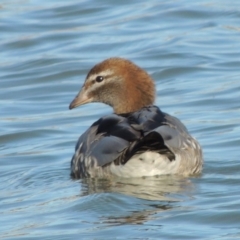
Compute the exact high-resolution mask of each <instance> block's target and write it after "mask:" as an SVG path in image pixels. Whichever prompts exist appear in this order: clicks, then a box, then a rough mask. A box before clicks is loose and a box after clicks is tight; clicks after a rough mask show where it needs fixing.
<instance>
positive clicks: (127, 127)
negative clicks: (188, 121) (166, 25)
mask: <svg viewBox="0 0 240 240" xmlns="http://www.w3.org/2000/svg"><path fill="white" fill-rule="evenodd" d="M155 98H156V90H155V84H154V81H153V79H152V78H151V76H150V75H149V74H148V73H147V72H146V71H145V70H144V69H143V68H141V67H139V66H137V65H136V64H134V63H133V62H132V61H130V60H128V59H124V58H119V57H113V58H108V59H106V60H104V61H102V62H100V63H98V64H96V65H95V66H94V67H93V68H92V69H91V70H90V71H89V73H88V74H87V77H86V79H85V82H84V84H83V86H82V88H81V89H80V91H79V93H78V94H77V96H76V97H75V98H74V99H73V101H72V102H71V103H70V105H69V109H73V108H76V107H78V106H81V105H83V104H87V103H93V102H100V103H104V104H107V105H109V106H110V107H112V108H113V113H111V114H109V115H107V116H103V117H101V118H100V119H98V120H97V121H95V122H94V123H93V124H92V125H91V126H90V127H89V128H88V129H87V130H86V131H85V132H84V133H83V134H82V135H81V136H80V138H79V139H78V142H77V144H76V147H75V153H74V155H73V157H72V160H71V176H72V177H73V178H76V179H79V178H96V177H100V178H105V177H123V178H142V177H152V176H160V175H172V174H176V175H182V176H191V175H195V174H200V173H201V171H202V167H203V154H202V149H201V146H200V144H199V143H198V141H197V140H196V139H195V138H194V137H192V136H191V135H190V133H189V132H188V130H187V128H186V127H185V125H184V124H183V123H182V122H181V121H180V120H179V119H178V118H176V117H174V116H171V115H170V114H167V113H165V112H162V111H161V110H160V108H159V107H157V106H156V105H154V101H155Z"/></svg>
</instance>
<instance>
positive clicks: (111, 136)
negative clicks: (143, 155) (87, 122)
mask: <svg viewBox="0 0 240 240" xmlns="http://www.w3.org/2000/svg"><path fill="white" fill-rule="evenodd" d="M139 137H140V133H139V132H138V131H136V130H135V129H133V128H132V127H131V126H130V125H129V123H128V120H127V119H126V118H124V117H122V116H119V115H116V114H112V115H109V116H106V117H103V118H100V119H99V120H98V121H97V122H95V123H94V124H93V125H92V126H91V127H90V128H89V129H88V130H87V131H86V132H85V133H84V134H83V135H82V136H81V137H80V138H79V140H78V143H77V145H76V149H75V151H76V153H78V154H76V153H75V155H76V156H80V155H81V154H84V157H85V158H87V157H91V158H93V159H96V160H97V164H98V166H104V165H107V164H109V163H111V162H113V161H114V160H115V159H118V158H119V156H120V155H121V154H122V152H123V151H124V149H126V148H128V146H129V144H130V142H133V141H136V140H137V139H138V138H139Z"/></svg>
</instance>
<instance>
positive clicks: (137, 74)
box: [69, 58, 155, 114]
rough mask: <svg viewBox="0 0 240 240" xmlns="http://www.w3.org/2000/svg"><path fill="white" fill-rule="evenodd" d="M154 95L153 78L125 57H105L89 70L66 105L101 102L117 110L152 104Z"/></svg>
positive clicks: (127, 110)
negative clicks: (81, 84)
mask: <svg viewBox="0 0 240 240" xmlns="http://www.w3.org/2000/svg"><path fill="white" fill-rule="evenodd" d="M154 99H155V86H154V82H153V80H152V78H151V77H150V76H149V75H148V73H147V72H146V71H144V70H143V69H142V68H140V67H138V66H136V65H135V64H134V63H132V62H131V61H129V60H126V59H122V58H109V59H106V60H105V61H103V62H101V63H99V64H97V65H95V66H94V67H93V68H92V69H91V70H90V72H89V73H88V75H87V77H86V80H85V82H84V85H83V86H82V89H81V90H80V92H79V93H78V95H77V96H76V97H75V99H74V100H73V101H72V102H71V104H70V106H69V108H70V109H72V108H75V107H78V106H80V105H83V104H86V103H90V102H102V103H105V104H108V105H110V106H111V107H113V109H114V112H115V113H117V114H121V113H128V112H134V111H137V110H139V109H141V108H142V107H144V106H148V105H152V104H153V102H154Z"/></svg>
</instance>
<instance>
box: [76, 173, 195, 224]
mask: <svg viewBox="0 0 240 240" xmlns="http://www.w3.org/2000/svg"><path fill="white" fill-rule="evenodd" d="M81 183H82V190H81V196H88V197H89V198H88V200H89V201H90V202H91V201H92V203H90V202H89V203H88V204H89V206H90V205H95V206H96V205H97V206H96V209H97V208H98V209H99V208H102V209H103V207H102V205H105V207H106V206H108V214H107V216H106V214H105V213H104V211H103V213H102V218H103V222H105V223H109V224H114V225H119V224H120V225H122V224H142V223H144V222H146V221H148V220H151V219H154V218H155V217H154V215H156V214H157V213H159V212H163V211H168V210H172V209H173V208H176V207H177V205H176V203H177V202H179V201H183V200H184V199H186V198H190V197H191V192H192V191H193V190H194V185H193V183H192V182H191V181H190V179H188V178H183V177H178V176H161V177H151V178H135V179H123V178H114V179H113V178H111V179H83V180H82V182H81ZM95 193H97V194H95ZM109 193H111V196H113V194H114V193H115V194H116V196H115V198H112V197H110V195H108V194H109ZM106 194H107V195H106ZM90 196H92V197H90ZM96 196H98V199H97V200H96V198H95V197H96ZM100 196H101V197H100ZM132 197H134V199H133V198H132ZM136 198H137V199H138V200H139V202H136ZM93 202H94V203H93ZM113 205H114V207H113ZM132 205H136V206H137V207H135V206H132ZM116 208H118V211H116ZM119 208H120V209H122V211H119ZM96 209H94V211H95V210H96ZM110 209H112V210H110ZM97 211H99V210H97ZM109 213H110V214H109Z"/></svg>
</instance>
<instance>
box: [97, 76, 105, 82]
mask: <svg viewBox="0 0 240 240" xmlns="http://www.w3.org/2000/svg"><path fill="white" fill-rule="evenodd" d="M103 79H104V78H103V76H97V77H96V82H102V81H103Z"/></svg>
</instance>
